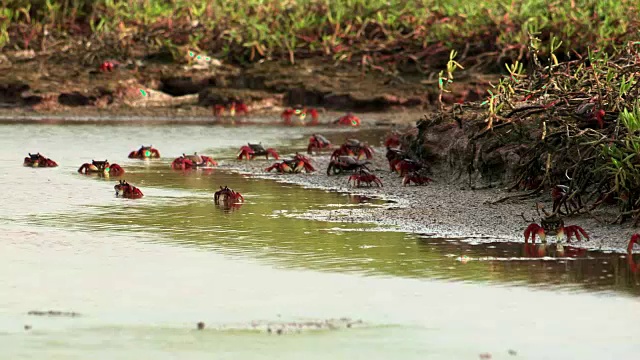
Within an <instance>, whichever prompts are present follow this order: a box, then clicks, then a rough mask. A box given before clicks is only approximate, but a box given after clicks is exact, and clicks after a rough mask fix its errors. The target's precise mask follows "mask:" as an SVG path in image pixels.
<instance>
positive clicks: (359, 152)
mask: <svg viewBox="0 0 640 360" xmlns="http://www.w3.org/2000/svg"><path fill="white" fill-rule="evenodd" d="M373 153H374V150H373V148H372V147H371V146H369V144H367V143H364V142H361V141H360V140H358V139H347V140H345V142H344V144H342V145H340V148H339V149H337V150H336V151H334V152H333V153H332V154H331V158H332V159H337V158H338V157H339V156H345V155H346V156H355V157H357V158H358V159H364V158H367V159H371V158H372V157H373Z"/></svg>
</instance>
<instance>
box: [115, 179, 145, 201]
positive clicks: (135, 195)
mask: <svg viewBox="0 0 640 360" xmlns="http://www.w3.org/2000/svg"><path fill="white" fill-rule="evenodd" d="M113 188H114V189H115V190H116V197H118V196H121V197H123V198H126V199H139V198H141V197H143V196H144V195H143V194H142V191H140V189H138V188H137V187H135V186H133V185H131V184H129V183H128V182H126V181H125V180H120V182H119V183H118V184H116V185H115V186H114V187H113Z"/></svg>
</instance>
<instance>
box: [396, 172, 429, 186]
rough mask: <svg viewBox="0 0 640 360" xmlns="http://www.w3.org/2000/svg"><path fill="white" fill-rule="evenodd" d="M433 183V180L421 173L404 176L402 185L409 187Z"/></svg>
mask: <svg viewBox="0 0 640 360" xmlns="http://www.w3.org/2000/svg"><path fill="white" fill-rule="evenodd" d="M432 181H433V179H431V178H430V177H428V176H425V175H422V174H420V173H419V172H411V173H408V174H407V175H405V176H404V178H403V179H402V185H403V186H407V185H411V183H414V184H416V185H429V183H430V182H432Z"/></svg>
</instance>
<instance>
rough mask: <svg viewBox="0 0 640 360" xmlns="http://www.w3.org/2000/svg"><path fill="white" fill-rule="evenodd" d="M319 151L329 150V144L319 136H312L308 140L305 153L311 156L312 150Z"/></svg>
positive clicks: (324, 138)
mask: <svg viewBox="0 0 640 360" xmlns="http://www.w3.org/2000/svg"><path fill="white" fill-rule="evenodd" d="M314 149H315V150H316V152H317V151H320V150H323V149H331V142H330V141H329V140H327V138H326V137H324V136H322V135H320V134H313V135H311V137H310V138H309V146H307V153H308V154H313V150H314Z"/></svg>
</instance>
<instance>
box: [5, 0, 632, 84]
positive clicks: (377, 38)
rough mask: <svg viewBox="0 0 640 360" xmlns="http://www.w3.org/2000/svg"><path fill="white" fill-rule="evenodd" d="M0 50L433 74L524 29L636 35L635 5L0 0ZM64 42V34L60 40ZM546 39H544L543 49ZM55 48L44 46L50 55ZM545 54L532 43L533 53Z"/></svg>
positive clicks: (511, 54) (504, 53)
mask: <svg viewBox="0 0 640 360" xmlns="http://www.w3.org/2000/svg"><path fill="white" fill-rule="evenodd" d="M0 5H1V6H0V9H1V10H0V49H2V48H11V49H28V48H29V49H35V50H43V51H47V50H49V51H51V52H52V53H54V52H55V53H58V54H59V53H60V52H61V50H64V51H62V52H63V53H64V54H63V55H66V56H67V57H71V56H68V55H82V60H83V62H85V63H87V62H89V63H91V62H94V61H95V60H96V57H97V56H103V55H105V54H107V55H111V56H112V57H120V58H124V57H130V56H134V55H137V54H139V53H140V51H142V53H143V54H150V53H154V52H157V51H160V50H164V51H168V52H170V53H171V55H172V56H173V57H174V59H182V58H184V53H186V51H184V50H185V49H186V48H188V49H190V50H194V51H204V52H207V53H208V54H210V55H212V56H216V57H220V58H225V59H227V60H231V61H235V62H241V63H242V62H250V61H258V60H260V59H264V58H267V59H288V60H289V61H290V62H292V63H293V62H295V61H296V59H300V58H308V57H325V58H330V59H332V60H334V61H336V62H341V61H348V62H351V63H353V64H358V65H361V66H362V67H363V68H364V69H378V70H380V69H382V67H381V65H382V66H383V67H384V68H391V69H395V70H399V71H407V70H418V71H421V72H432V73H435V74H437V72H438V71H439V70H440V69H441V68H442V67H443V66H444V65H445V64H446V63H447V61H448V60H449V53H450V50H452V49H455V50H457V52H458V54H459V56H458V58H457V61H459V62H460V63H462V64H465V68H468V67H469V66H471V67H472V69H476V68H479V67H485V68H486V67H487V66H493V64H497V63H501V62H504V61H513V60H520V61H523V60H524V59H525V58H526V57H527V56H528V54H529V52H528V51H527V45H528V43H529V40H530V37H529V34H531V33H538V34H539V38H540V39H541V40H542V44H547V43H548V41H547V40H548V39H551V38H552V37H554V36H555V37H557V38H560V39H563V42H562V44H561V46H559V47H558V49H557V54H558V57H560V58H561V60H562V59H569V58H574V57H575V56H576V54H585V53H586V51H587V49H588V47H589V46H591V47H594V48H603V49H605V48H610V47H611V46H612V45H615V44H623V43H625V42H626V41H627V40H629V39H630V38H632V37H633V36H635V35H636V34H637V33H638V29H639V28H640V27H639V26H638V24H639V23H640V21H639V19H640V2H638V1H635V0H571V1H569V0H567V1H548V0H522V1H512V0H496V1H486V0H485V1H478V0H471V1H469V0H446V1H444V0H366V1H365V0H344V1H331V0H298V1H296V0H236V1H227V0H213V1H211V0H190V1H187V0H164V1H161V0H134V1H118V0H96V1H88V0H64V1H55V0H0ZM71 40H74V41H71ZM549 45H550V44H549ZM53 49H55V51H54V50H53ZM548 52H549V46H545V45H543V46H541V47H540V49H539V53H540V55H544V54H546V53H548Z"/></svg>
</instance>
